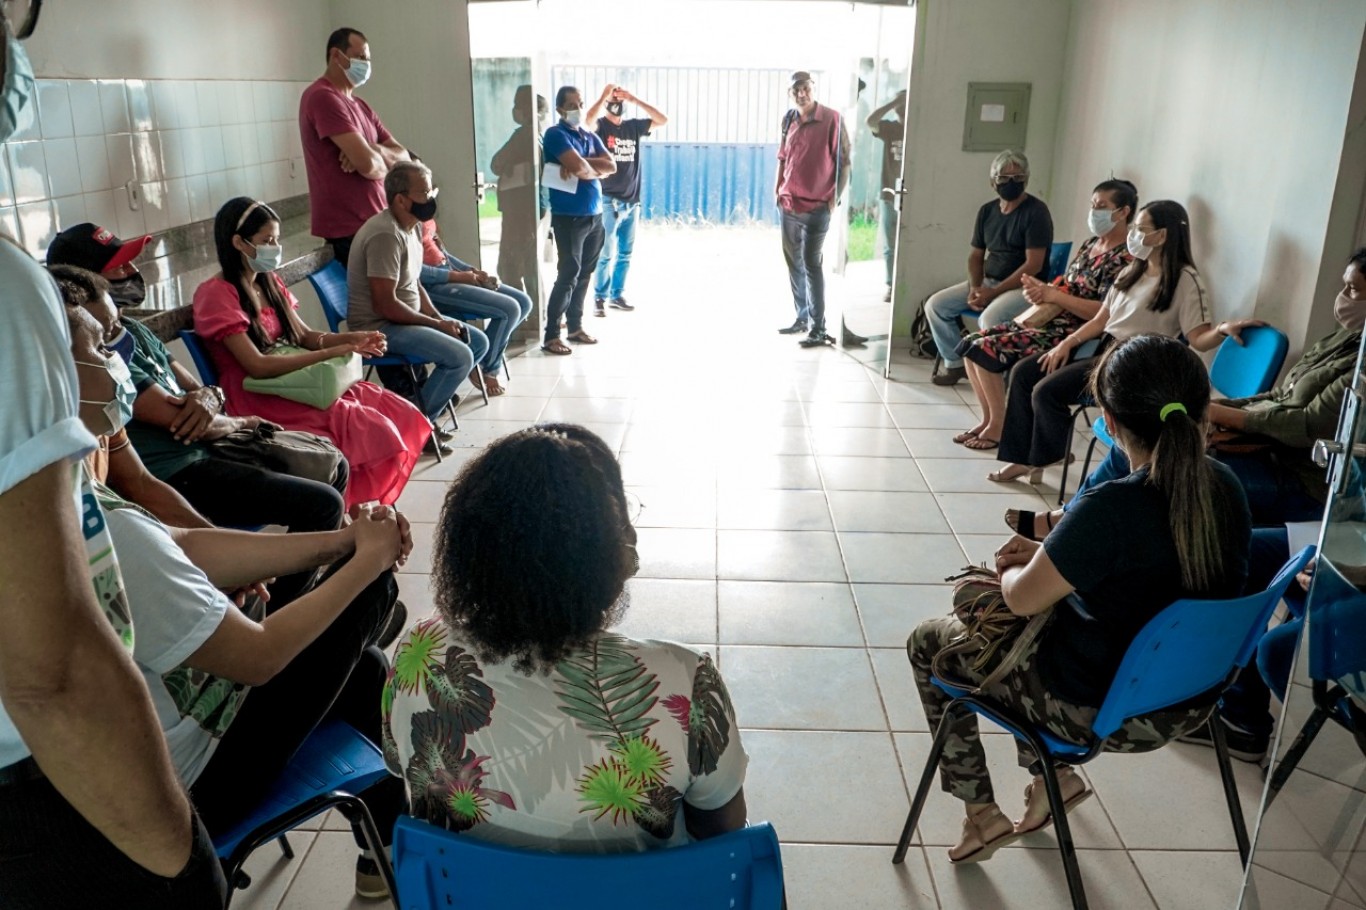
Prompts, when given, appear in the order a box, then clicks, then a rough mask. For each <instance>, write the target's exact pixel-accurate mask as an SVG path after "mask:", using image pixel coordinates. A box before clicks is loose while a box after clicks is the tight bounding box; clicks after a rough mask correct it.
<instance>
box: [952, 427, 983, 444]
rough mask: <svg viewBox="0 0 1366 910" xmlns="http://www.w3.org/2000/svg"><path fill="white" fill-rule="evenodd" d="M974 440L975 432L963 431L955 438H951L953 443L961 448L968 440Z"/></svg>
mask: <svg viewBox="0 0 1366 910" xmlns="http://www.w3.org/2000/svg"><path fill="white" fill-rule="evenodd" d="M976 438H977V431H976V430H964V431H963V432H961V433H959V434H958V435H957V436H955V437H953V441H954V442H955V443H957V444H958V445H960V446H961V445H962V444H963V443H965V442H967V441H968V440H969V439H976Z"/></svg>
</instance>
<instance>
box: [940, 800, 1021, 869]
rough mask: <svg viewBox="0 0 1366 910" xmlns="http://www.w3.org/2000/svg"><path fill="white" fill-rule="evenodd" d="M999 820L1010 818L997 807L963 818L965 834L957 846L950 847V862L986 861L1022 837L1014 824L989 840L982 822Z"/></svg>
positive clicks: (961, 863)
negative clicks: (975, 816)
mask: <svg viewBox="0 0 1366 910" xmlns="http://www.w3.org/2000/svg"><path fill="white" fill-rule="evenodd" d="M997 821H1003V822H1007V823H1008V822H1009V821H1010V820H1009V819H1008V818H1006V817H1005V816H1004V815H1003V814H1001V810H1000V809H995V810H994V811H991V812H983V813H982V814H981V815H980V816H978V817H977V818H973V817H971V816H969V817H968V818H965V819H963V836H962V837H961V838H959V840H958V843H957V844H956V845H955V846H953V847H950V848H949V862H950V863H952V864H953V865H955V866H963V865H967V864H968V863H980V862H985V861H986V860H989V859H991V857H992V854H994V853H995V852H996V851H997V850H999V849H1001V848H1002V847H1004V846H1006V845H1007V844H1012V843H1014V842H1015V841H1016V840H1018V839H1019V838H1020V837H1021V834H1020V832H1018V831H1017V830H1016V828H1015V826H1014V825H1011V827H1010V828H1009V829H1008V830H1005V831H1002V832H1001V833H1000V834H998V835H996V836H995V837H993V838H991V839H989V840H988V839H987V838H986V837H985V836H984V833H985V832H984V831H983V830H982V823H983V822H986V823H988V824H992V823H995V822H997ZM964 850H967V851H968V852H967V853H962V851H964ZM955 853H958V854H959V855H958V856H955V855H954V854H955Z"/></svg>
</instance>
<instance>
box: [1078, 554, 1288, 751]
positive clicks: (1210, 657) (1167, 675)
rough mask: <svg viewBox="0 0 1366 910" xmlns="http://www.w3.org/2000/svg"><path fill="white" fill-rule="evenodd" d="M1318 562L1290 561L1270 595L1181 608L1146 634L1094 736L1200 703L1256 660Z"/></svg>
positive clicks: (1184, 603)
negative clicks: (1292, 593)
mask: <svg viewBox="0 0 1366 910" xmlns="http://www.w3.org/2000/svg"><path fill="white" fill-rule="evenodd" d="M1313 555H1314V548H1313V547H1312V546H1311V547H1305V548H1304V549H1303V550H1301V551H1300V552H1298V553H1296V554H1295V555H1294V556H1292V557H1291V558H1290V561H1289V562H1287V563H1286V564H1285V566H1284V567H1282V568H1281V571H1280V572H1279V573H1278V574H1277V575H1276V577H1275V578H1274V579H1273V580H1272V582H1271V584H1270V585H1268V586H1267V588H1266V590H1265V591H1262V592H1260V593H1258V594H1249V595H1248V596H1246V597H1239V598H1235V599H1233V600H1178V601H1177V602H1176V603H1174V604H1172V605H1171V606H1169V607H1167V608H1166V609H1165V610H1163V611H1162V612H1161V613H1159V614H1157V616H1155V617H1153V619H1152V620H1151V621H1150V622H1149V623H1148V624H1147V625H1146V626H1144V627H1143V629H1142V630H1141V631H1140V632H1139V633H1138V635H1137V637H1135V638H1134V641H1133V644H1131V645H1129V650H1128V651H1127V652H1126V653H1125V655H1124V660H1123V661H1121V662H1120V665H1119V672H1117V673H1116V674H1115V681H1114V682H1113V683H1112V684H1111V685H1110V691H1109V693H1107V694H1106V696H1105V701H1104V703H1102V704H1101V707H1100V713H1098V714H1097V715H1096V722H1095V725H1094V726H1093V727H1092V732H1093V733H1094V734H1095V735H1096V737H1098V738H1099V739H1104V738H1105V737H1107V736H1109V735H1110V734H1111V733H1113V732H1115V731H1116V730H1118V729H1119V728H1120V727H1121V726H1123V724H1124V722H1125V721H1126V720H1128V719H1129V718H1131V717H1138V716H1140V715H1143V714H1149V713H1151V712H1153V711H1158V710H1161V709H1163V708H1167V707H1170V706H1172V705H1176V704H1180V703H1181V702H1183V701H1186V700H1187V699H1191V698H1195V697H1196V696H1198V695H1202V694H1204V693H1206V692H1209V691H1211V690H1213V689H1217V688H1218V687H1220V686H1222V685H1223V684H1224V683H1225V682H1227V681H1228V678H1229V676H1230V674H1231V673H1232V671H1233V668H1234V667H1243V666H1246V665H1247V662H1248V661H1249V660H1251V659H1252V652H1253V650H1254V649H1255V648H1256V647H1257V642H1258V640H1260V638H1261V636H1262V633H1263V632H1265V631H1266V624H1267V621H1268V620H1270V619H1271V614H1272V613H1273V612H1274V611H1275V609H1276V604H1278V603H1280V600H1281V596H1282V595H1283V594H1285V589H1286V588H1287V587H1288V586H1289V585H1290V582H1291V580H1292V579H1293V578H1294V577H1295V574H1296V573H1297V572H1299V571H1300V570H1301V569H1303V568H1304V566H1305V564H1306V563H1308V562H1309V559H1310V557H1312V556H1313Z"/></svg>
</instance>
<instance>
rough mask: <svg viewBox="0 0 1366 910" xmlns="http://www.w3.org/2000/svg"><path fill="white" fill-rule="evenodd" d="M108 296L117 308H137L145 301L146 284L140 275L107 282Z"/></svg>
mask: <svg viewBox="0 0 1366 910" xmlns="http://www.w3.org/2000/svg"><path fill="white" fill-rule="evenodd" d="M109 296H110V297H111V298H113V300H114V305H115V306H119V307H125V306H137V305H138V304H140V303H142V302H143V301H144V300H146V299H147V282H146V281H145V280H144V279H143V277H142V275H141V274H137V275H129V276H128V277H127V278H120V279H119V280H118V281H111V282H109Z"/></svg>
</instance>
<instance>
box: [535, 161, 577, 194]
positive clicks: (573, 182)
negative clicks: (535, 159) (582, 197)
mask: <svg viewBox="0 0 1366 910" xmlns="http://www.w3.org/2000/svg"><path fill="white" fill-rule="evenodd" d="M541 185H542V186H546V187H549V188H550V189H552V190H559V191H560V192H562V193H577V192H578V191H579V178H578V177H569V178H567V179H566V178H564V177H561V176H560V166H559V165H558V164H554V163H552V162H549V161H547V162H546V165H545V171H544V172H543V173H542V174H541Z"/></svg>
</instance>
